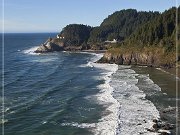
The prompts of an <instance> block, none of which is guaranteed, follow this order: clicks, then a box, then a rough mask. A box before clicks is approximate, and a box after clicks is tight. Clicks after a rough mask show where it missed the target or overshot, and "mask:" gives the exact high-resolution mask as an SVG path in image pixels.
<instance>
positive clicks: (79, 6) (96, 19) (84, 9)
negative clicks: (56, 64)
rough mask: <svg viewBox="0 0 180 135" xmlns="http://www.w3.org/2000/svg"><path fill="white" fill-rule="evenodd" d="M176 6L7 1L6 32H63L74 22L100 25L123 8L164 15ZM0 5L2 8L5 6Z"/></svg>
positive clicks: (165, 1) (154, 1)
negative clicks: (157, 12) (167, 10)
mask: <svg viewBox="0 0 180 135" xmlns="http://www.w3.org/2000/svg"><path fill="white" fill-rule="evenodd" d="M0 1H3V0H0ZM175 5H176V0H4V9H5V10H4V12H5V14H4V23H5V27H4V29H5V32H59V31H61V30H62V28H63V27H65V26H66V25H67V24H72V23H78V24H87V25H90V26H98V25H100V23H101V22H102V21H103V19H105V18H106V17H107V16H108V15H110V14H112V13H113V12H115V11H119V10H122V9H128V8H133V9H137V10H138V11H160V12H163V11H164V10H166V9H169V8H171V7H172V6H175ZM0 6H1V9H2V6H3V5H2V3H0ZM0 24H1V26H2V13H1V20H0ZM0 32H2V27H0Z"/></svg>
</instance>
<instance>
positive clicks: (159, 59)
mask: <svg viewBox="0 0 180 135" xmlns="http://www.w3.org/2000/svg"><path fill="white" fill-rule="evenodd" d="M164 59H165V60H164ZM98 62H99V63H115V64H118V65H146V66H150V67H165V68H171V67H174V66H175V55H173V56H172V59H171V58H170V60H169V59H166V58H165V57H164V55H163V54H162V53H160V52H158V51H157V52H151V51H149V52H146V51H144V52H143V51H142V52H125V53H119V54H115V53H112V52H106V53H105V54H104V56H103V57H102V58H101V59H100V60H99V61H98Z"/></svg>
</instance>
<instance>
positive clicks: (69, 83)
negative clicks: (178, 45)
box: [1, 33, 174, 135]
mask: <svg viewBox="0 0 180 135" xmlns="http://www.w3.org/2000/svg"><path fill="white" fill-rule="evenodd" d="M56 34H57V33H37V34H30V33H29V34H5V48H4V49H5V54H4V57H5V65H4V66H5V73H4V75H5V83H4V85H5V87H4V88H5V89H4V90H5V97H4V99H5V110H4V111H5V112H4V113H5V120H4V122H3V123H4V126H5V135H116V134H118V135H133V134H138V133H140V132H141V133H147V130H146V128H149V127H151V126H152V119H154V118H156V119H157V118H159V117H160V115H159V111H158V110H157V108H158V104H157V101H154V102H153V100H151V99H153V97H155V99H158V98H159V97H164V98H165V96H166V95H165V94H163V92H162V91H161V88H160V87H159V86H158V85H157V84H155V83H154V82H153V81H152V80H151V79H150V76H149V74H148V73H147V72H146V71H144V67H136V68H135V69H133V68H131V66H117V65H115V64H111V65H110V64H97V63H94V62H95V61H96V60H98V59H99V58H100V57H102V54H93V53H72V52H54V53H48V54H34V53H33V50H34V49H35V48H36V47H37V46H38V45H40V44H41V43H43V42H45V41H46V40H47V38H48V37H55V36H56ZM1 47H2V46H1ZM1 49H2V48H1ZM1 64H2V62H1ZM154 70H156V69H154ZM137 71H139V73H137ZM140 71H141V72H142V71H143V72H142V73H140ZM153 72H160V71H158V70H156V71H153ZM1 74H2V73H1ZM163 74H164V73H163ZM1 88H2V87H1ZM146 96H147V97H148V100H147V99H146ZM1 99H2V98H1ZM151 101H152V102H151ZM1 102H2V101H1ZM162 102H164V101H162ZM154 104H155V105H154ZM162 104H163V103H162ZM162 104H161V105H162ZM164 104H166V103H164ZM171 105H172V106H173V105H174V104H171ZM166 106H168V104H166ZM144 120H145V121H146V122H145V123H143V121H144ZM136 123H141V126H138V125H137V124H136ZM1 124H2V122H1Z"/></svg>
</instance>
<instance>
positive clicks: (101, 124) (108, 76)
mask: <svg viewBox="0 0 180 135" xmlns="http://www.w3.org/2000/svg"><path fill="white" fill-rule="evenodd" d="M75 52H77V53H90V54H92V55H95V56H98V58H97V57H96V58H95V59H94V60H93V61H91V62H89V63H88V64H87V66H90V67H97V68H104V67H103V66H100V67H98V65H110V66H112V65H113V64H108V63H97V61H98V60H99V59H100V58H102V57H103V54H104V53H105V51H104V50H102V51H99V50H84V51H75ZM114 65H116V66H118V65H117V64H114ZM120 66H121V65H120ZM122 66H124V65H122ZM125 66H128V65H125ZM146 68H149V67H146ZM150 68H153V69H154V67H150ZM111 70H112V69H108V73H107V75H105V76H104V77H103V78H104V79H105V80H106V82H105V84H104V86H103V85H102V86H100V87H101V88H100V89H106V88H107V87H109V89H111V90H110V91H109V92H108V93H106V92H107V91H106V92H105V91H102V92H101V94H103V93H104V95H106V96H107V94H108V95H109V96H110V97H111V96H113V93H114V92H113V91H114V90H113V88H112V86H111V85H110V84H109V82H110V80H111V77H112V75H113V74H114V73H115V72H116V71H117V70H118V69H116V70H115V71H113V72H112V71H111ZM157 70H158V69H157ZM109 79H110V80H109ZM111 81H112V80H111ZM107 84H108V85H109V86H107ZM101 94H100V95H99V97H98V95H96V96H97V99H98V98H99V99H98V100H99V101H101V100H102V101H101V102H107V101H108V100H104V99H103V98H102V96H103V95H102V96H101ZM109 96H108V97H109ZM112 98H113V97H112ZM115 100H116V99H115ZM147 100H148V99H147ZM112 101H113V100H112ZM114 102H115V101H114ZM116 102H117V101H116ZM115 106H116V107H115ZM110 108H112V107H108V108H107V112H111V110H112V109H110ZM113 108H119V107H118V105H117V104H116V105H115V104H114V107H113ZM157 109H158V111H159V113H160V117H162V115H161V110H159V108H157ZM117 112H118V109H116V111H115V112H114V113H113V114H112V115H116V117H117V118H118V117H119V116H118V115H119V114H118V113H117ZM109 115H111V114H109ZM110 117H111V116H110ZM113 117H114V116H113ZM163 117H164V116H163ZM165 117H166V116H165ZM117 118H116V122H117V123H116V124H115V123H114V126H113V128H112V127H111V128H109V129H115V130H117V131H118V130H119V129H118V126H117V125H118V123H119V122H118V121H119V119H117ZM108 119H109V118H108V115H107V119H106V116H105V118H103V119H101V121H102V122H101V123H99V124H97V125H99V126H98V128H103V125H104V124H107V123H106V122H107V121H108ZM156 119H158V118H156ZM160 119H161V118H160ZM104 120H105V121H104ZM103 121H104V122H103ZM108 125H109V124H108ZM151 126H153V121H152V119H151ZM90 127H92V128H94V126H92V125H91V126H90ZM149 128H151V127H149ZM102 130H104V131H105V132H109V131H108V130H107V129H104V128H103V129H102ZM113 131H114V130H111V132H113ZM95 132H99V133H100V132H101V130H100V129H97V130H96V129H95ZM118 132H119V131H118Z"/></svg>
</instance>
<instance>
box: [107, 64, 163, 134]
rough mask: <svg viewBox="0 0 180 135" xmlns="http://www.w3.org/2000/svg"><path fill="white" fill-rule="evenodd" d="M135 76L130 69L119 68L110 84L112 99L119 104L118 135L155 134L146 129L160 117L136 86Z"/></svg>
mask: <svg viewBox="0 0 180 135" xmlns="http://www.w3.org/2000/svg"><path fill="white" fill-rule="evenodd" d="M137 75H138V74H136V73H135V72H134V71H133V70H132V69H127V68H126V69H123V67H121V68H120V70H118V71H117V72H116V74H115V75H114V76H113V77H112V82H111V83H110V85H111V86H112V87H113V88H114V98H116V99H117V100H118V102H119V103H120V110H119V128H118V130H117V134H118V135H138V134H140V133H141V134H147V135H151V134H157V133H150V132H148V131H147V128H148V129H149V128H151V127H152V125H153V122H152V120H153V119H158V118H159V117H160V116H159V112H158V110H157V109H156V107H155V106H154V104H153V103H152V102H150V101H149V100H146V99H145V96H146V95H145V94H144V92H143V91H141V90H139V88H138V87H137V86H136V84H137V83H138V79H136V76H137ZM150 83H152V81H150Z"/></svg>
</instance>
